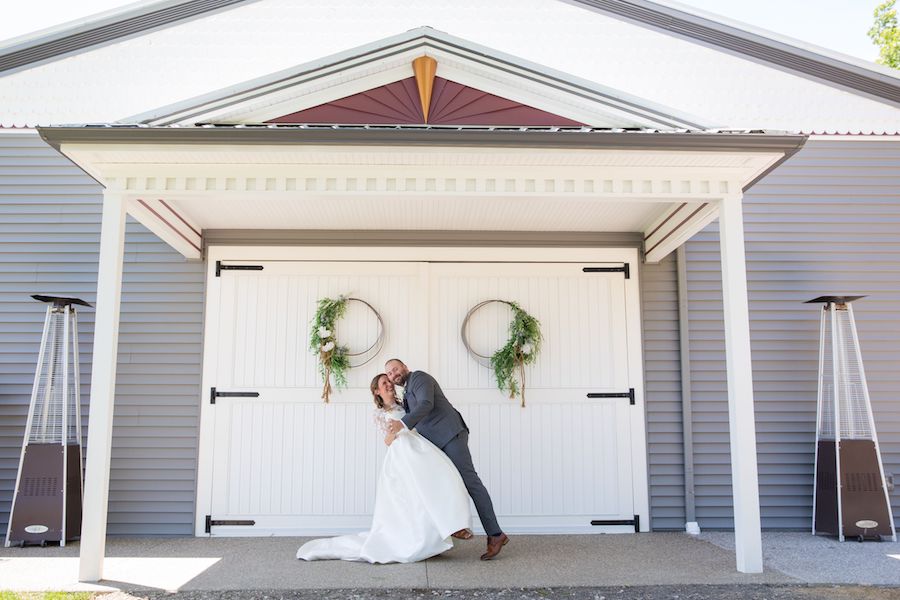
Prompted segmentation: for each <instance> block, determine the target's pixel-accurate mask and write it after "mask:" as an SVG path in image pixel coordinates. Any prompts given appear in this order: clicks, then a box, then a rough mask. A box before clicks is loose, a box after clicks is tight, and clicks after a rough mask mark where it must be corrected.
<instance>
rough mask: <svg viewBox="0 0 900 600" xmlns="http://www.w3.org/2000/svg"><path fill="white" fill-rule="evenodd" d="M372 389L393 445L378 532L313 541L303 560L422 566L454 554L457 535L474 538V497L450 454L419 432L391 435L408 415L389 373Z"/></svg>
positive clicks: (381, 490) (384, 472)
mask: <svg viewBox="0 0 900 600" xmlns="http://www.w3.org/2000/svg"><path fill="white" fill-rule="evenodd" d="M370 389H371V390H372V395H373V396H374V399H375V406H376V407H377V408H376V410H375V421H376V423H377V424H378V427H379V429H381V431H382V433H384V434H385V435H386V436H387V437H386V438H385V443H387V444H388V450H387V454H386V455H385V458H384V464H383V465H382V468H381V475H380V476H379V478H378V488H377V492H376V496H375V512H374V514H373V515H372V528H371V529H370V530H369V531H366V532H363V533H357V534H352V535H342V536H339V537H333V538H325V539H318V540H312V541H309V542H307V543H305V544H303V545H302V546H301V547H300V549H299V550H298V551H297V558H300V559H303V560H323V559H341V560H355V561H364V562H370V563H390V562H400V563H407V562H416V561H419V560H424V559H426V558H429V557H431V556H435V555H437V554H441V553H442V552H445V551H447V550H449V549H450V548H452V547H453V542H452V541H451V540H450V537H451V535H455V536H456V537H460V538H462V539H467V538H468V537H471V533H469V531H468V528H469V527H470V526H471V520H472V513H471V511H470V510H469V495H468V492H467V491H466V486H465V485H464V484H463V480H462V477H460V475H459V471H457V470H456V467H455V466H453V463H452V462H450V459H449V458H447V455H446V454H444V453H443V452H441V451H440V450H439V449H438V448H437V447H436V446H435V445H434V444H432V443H431V442H429V441H428V440H426V439H425V438H424V437H422V436H421V435H419V434H418V432H416V431H415V430H412V431H408V430H405V429H404V430H403V431H401V432H400V433H398V434H397V435H392V434H388V424H389V423H390V422H391V421H392V420H400V418H401V417H403V415H404V414H405V413H404V411H403V407H402V406H401V405H400V404H398V401H397V396H396V394H395V391H394V385H393V384H392V383H391V382H390V381H388V378H387V376H386V375H385V374H384V373H381V374H379V375H376V376H375V378H374V379H373V380H372V384H371V386H370Z"/></svg>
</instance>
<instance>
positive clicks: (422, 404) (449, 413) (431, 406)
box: [403, 371, 469, 448]
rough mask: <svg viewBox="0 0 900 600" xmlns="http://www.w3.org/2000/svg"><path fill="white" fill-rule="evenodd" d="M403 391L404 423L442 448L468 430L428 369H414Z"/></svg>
mask: <svg viewBox="0 0 900 600" xmlns="http://www.w3.org/2000/svg"><path fill="white" fill-rule="evenodd" d="M404 392H405V393H404V394H403V410H405V411H406V416H405V417H403V423H404V424H405V425H406V426H407V427H408V428H409V429H413V428H414V429H415V430H416V431H418V432H419V434H420V435H422V436H423V437H424V438H425V439H427V440H428V441H429V442H431V443H432V444H434V445H435V446H437V447H438V448H443V447H444V446H446V445H447V443H448V442H449V441H450V440H452V439H453V438H455V437H456V436H457V435H458V434H459V432H460V431H466V432H468V431H469V428H468V427H466V422H465V421H463V418H462V415H460V414H459V411H457V410H456V409H455V408H453V405H451V404H450V401H449V400H447V397H446V396H445V395H444V392H443V391H441V386H439V385H438V382H437V381H435V380H434V377H432V376H431V375H429V374H428V373H426V372H425V371H413V372H412V373H410V374H409V379H407V380H406V387H405V388H404Z"/></svg>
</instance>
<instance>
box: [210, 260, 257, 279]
mask: <svg viewBox="0 0 900 600" xmlns="http://www.w3.org/2000/svg"><path fill="white" fill-rule="evenodd" d="M262 270H263V266H262V265H223V264H222V261H221V260H217V261H216V277H220V276H221V275H222V271H262Z"/></svg>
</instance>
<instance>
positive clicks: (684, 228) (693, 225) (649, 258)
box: [644, 201, 719, 264]
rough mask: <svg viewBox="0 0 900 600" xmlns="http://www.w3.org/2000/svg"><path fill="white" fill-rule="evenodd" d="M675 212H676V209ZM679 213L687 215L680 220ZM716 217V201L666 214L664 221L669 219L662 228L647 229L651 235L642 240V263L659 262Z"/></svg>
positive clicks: (717, 211)
mask: <svg viewBox="0 0 900 600" xmlns="http://www.w3.org/2000/svg"><path fill="white" fill-rule="evenodd" d="M675 210H676V211H677V207H676V209H675ZM681 212H685V213H687V215H686V216H685V217H684V218H682V217H681V214H680V213H681ZM718 216H719V202H716V201H711V202H708V203H703V204H691V203H686V206H685V207H684V209H682V211H678V212H674V213H673V212H669V213H667V214H666V216H665V217H664V220H665V219H667V218H669V217H671V218H670V219H669V220H668V221H667V222H666V223H665V224H663V226H662V227H659V228H658V229H656V230H655V231H654V229H648V231H651V232H653V233H652V235H650V236H648V237H647V239H645V240H644V248H645V250H644V252H645V254H644V261H645V262H647V263H650V264H655V263H658V262H660V261H661V260H662V259H664V258H665V257H666V256H668V255H669V254H671V253H672V252H674V251H675V250H676V249H677V248H678V247H679V246H681V245H682V244H684V243H685V242H687V241H688V240H689V239H691V238H692V237H694V235H696V234H697V233H699V232H700V231H702V230H703V228H704V227H706V226H707V225H709V224H710V223H712V222H713V221H715V220H716V218H717V217H718Z"/></svg>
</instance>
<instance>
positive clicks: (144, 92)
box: [0, 0, 900, 133]
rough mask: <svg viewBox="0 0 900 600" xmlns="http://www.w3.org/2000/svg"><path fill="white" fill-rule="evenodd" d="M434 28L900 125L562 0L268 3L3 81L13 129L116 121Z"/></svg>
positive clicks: (730, 123)
mask: <svg viewBox="0 0 900 600" xmlns="http://www.w3.org/2000/svg"><path fill="white" fill-rule="evenodd" d="M422 25H430V26H433V27H434V28H435V29H438V30H441V31H445V32H448V33H449V34H451V35H452V36H455V37H459V38H463V39H467V40H470V41H472V42H473V43H474V44H477V45H483V46H485V47H489V48H495V49H497V50H498V51H499V52H501V53H504V54H507V55H510V56H514V57H518V58H520V59H521V60H522V61H525V62H529V63H534V64H538V65H543V66H545V67H547V68H548V69H550V70H553V71H558V72H563V73H569V74H571V75H572V76H573V77H574V78H580V79H584V80H587V81H590V82H594V83H595V84H596V85H598V86H603V87H605V88H609V89H614V90H622V91H623V92H624V93H626V94H627V95H630V96H636V97H640V98H646V99H648V100H649V101H650V102H651V103H655V104H657V105H662V106H668V107H671V110H673V111H675V112H677V113H678V114H685V115H699V118H702V119H703V121H704V122H705V123H714V124H716V125H718V126H723V127H729V128H753V129H774V130H787V131H807V132H811V131H837V132H845V131H850V132H864V133H869V132H875V133H882V132H890V133H894V132H897V131H898V130H900V107H898V106H896V105H894V104H893V103H891V102H888V101H879V100H876V99H872V98H868V97H865V96H862V95H860V94H858V93H853V92H850V91H846V90H844V89H839V88H838V87H836V86H834V85H830V84H828V83H823V82H822V81H818V80H813V79H811V78H809V77H808V76H804V75H800V74H796V73H791V72H787V71H785V70H781V69H779V68H775V67H773V66H771V65H769V64H762V63H761V62H756V61H755V60H751V59H748V58H746V57H741V56H737V55H735V54H732V53H729V52H726V51H723V50H721V49H719V48H714V47H710V46H707V45H703V44H700V43H697V42H695V41H691V40H688V39H684V38H680V37H676V36H674V35H672V34H671V33H668V32H664V31H659V30H653V29H648V28H646V27H640V26H638V25H635V24H633V23H631V22H627V21H625V20H622V19H620V18H616V17H612V16H608V15H607V14H603V13H601V12H599V11H598V10H590V9H587V8H584V7H581V6H575V5H572V4H568V3H564V2H557V1H550V0H516V1H510V0H499V1H497V2H490V3H468V4H459V3H456V4H447V3H444V2H439V1H437V0H422V1H420V2H416V3H408V2H401V1H396V0H390V1H385V2H378V3H360V2H357V1H351V0H334V1H327V2H326V1H320V2H304V3H297V2H293V1H289V0H260V1H259V2H252V3H248V4H245V5H242V6H239V7H237V8H232V9H231V10H228V11H225V12H219V13H214V14H209V15H206V16H204V17H203V18H197V19H194V20H190V21H186V22H182V23H179V24H177V25H174V26H170V27H168V28H166V29H161V30H155V31H150V32H147V33H145V34H144V35H141V36H138V37H135V38H131V39H123V40H121V41H119V42H116V43H112V44H109V45H106V46H102V47H97V48H94V49H91V50H90V51H85V52H82V53H79V54H75V55H72V56H68V57H65V58H62V59H60V60H56V61H54V62H49V63H45V64H40V65H37V66H35V67H33V68H30V69H26V70H20V71H18V72H12V73H9V74H7V75H5V76H2V77H0V96H2V97H3V98H4V104H5V106H4V111H3V113H2V114H0V119H2V120H3V122H4V124H6V125H11V124H19V125H25V124H43V123H83V122H110V121H116V120H119V119H123V118H126V117H129V116H131V115H136V114H140V113H146V112H149V111H153V110H155V109H157V108H158V107H161V106H167V105H170V104H175V103H178V102H182V101H184V100H185V99H187V98H193V97H198V96H202V95H204V94H208V93H209V92H210V91H211V90H220V89H223V88H228V87H230V86H237V85H239V84H240V83H242V82H246V81H251V80H254V79H258V78H260V77H263V76H265V75H267V74H270V73H274V72H277V71H281V70H285V69H292V68H296V66H297V65H301V64H304V63H310V62H313V61H316V60H318V59H321V57H323V56H328V55H332V54H337V53H340V52H344V51H346V50H347V49H348V48H354V47H359V46H365V45H366V44H371V43H372V42H374V41H376V40H379V39H383V38H388V37H390V36H393V35H397V34H398V32H402V31H405V30H410V29H415V28H418V27H420V26H422Z"/></svg>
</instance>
